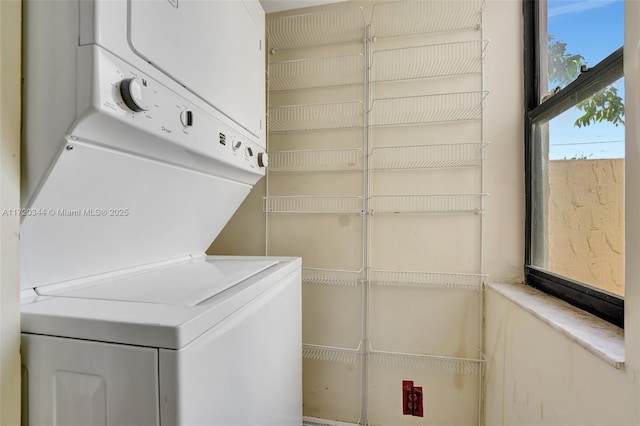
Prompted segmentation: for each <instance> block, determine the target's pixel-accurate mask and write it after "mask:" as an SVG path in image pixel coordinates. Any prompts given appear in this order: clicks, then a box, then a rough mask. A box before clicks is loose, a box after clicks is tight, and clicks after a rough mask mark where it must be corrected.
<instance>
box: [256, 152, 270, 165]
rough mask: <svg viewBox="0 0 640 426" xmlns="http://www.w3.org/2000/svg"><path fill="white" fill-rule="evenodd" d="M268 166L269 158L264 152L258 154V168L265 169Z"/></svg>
mask: <svg viewBox="0 0 640 426" xmlns="http://www.w3.org/2000/svg"><path fill="white" fill-rule="evenodd" d="M268 165H269V156H268V155H267V153H266V152H259V153H258V166H260V167H267V166H268Z"/></svg>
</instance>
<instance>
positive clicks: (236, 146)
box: [231, 141, 242, 151]
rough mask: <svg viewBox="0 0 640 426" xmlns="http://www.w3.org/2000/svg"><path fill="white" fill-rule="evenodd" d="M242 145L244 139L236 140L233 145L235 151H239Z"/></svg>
mask: <svg viewBox="0 0 640 426" xmlns="http://www.w3.org/2000/svg"><path fill="white" fill-rule="evenodd" d="M241 146H242V141H234V142H233V145H232V146H231V147H232V148H233V150H234V151H237V150H239V149H240V147H241Z"/></svg>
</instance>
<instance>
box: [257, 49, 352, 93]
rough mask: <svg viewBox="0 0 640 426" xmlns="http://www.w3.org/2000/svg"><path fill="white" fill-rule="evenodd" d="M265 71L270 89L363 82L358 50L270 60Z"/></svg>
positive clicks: (310, 87)
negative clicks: (302, 57)
mask: <svg viewBox="0 0 640 426" xmlns="http://www.w3.org/2000/svg"><path fill="white" fill-rule="evenodd" d="M268 70H269V71H268V73H269V89H270V90H271V91H272V92H278V91H283V90H299V89H314V88H320V87H337V86H348V85H351V84H364V58H363V57H362V54H360V53H356V54H351V55H342V56H328V57H320V58H305V59H295V60H290V61H281V62H272V63H269V67H268Z"/></svg>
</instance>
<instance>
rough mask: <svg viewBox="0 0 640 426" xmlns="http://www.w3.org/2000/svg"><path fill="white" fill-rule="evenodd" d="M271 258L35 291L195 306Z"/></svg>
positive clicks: (168, 269)
mask: <svg viewBox="0 0 640 426" xmlns="http://www.w3.org/2000/svg"><path fill="white" fill-rule="evenodd" d="M277 263H278V262H277V261H276V260H274V259H267V260H254V261H251V262H239V261H237V260H219V259H218V260H216V261H215V262H214V261H213V260H211V259H207V260H205V261H194V262H188V263H180V264H177V265H170V266H165V267H160V268H154V269H152V270H150V271H144V272H138V273H136V274H133V275H130V276H126V277H124V278H122V277H120V278H117V279H106V280H101V281H95V282H91V283H89V284H86V285H84V286H80V287H78V286H74V287H71V288H69V287H62V288H61V287H58V288H56V286H44V287H42V288H39V289H38V290H37V291H38V294H40V295H42V296H59V297H74V298H82V299H102V300H118V301H125V302H144V303H158V304H163V305H180V306H196V305H198V304H200V303H202V302H205V301H206V300H208V299H210V298H212V297H213V296H215V295H217V294H219V293H221V292H223V291H225V290H227V289H228V288H231V287H233V286H234V285H236V284H238V283H240V282H242V281H245V280H247V279H248V278H250V277H252V276H254V275H256V274H258V273H260V272H262V271H264V270H266V269H268V268H270V267H271V266H273V265H275V264H277Z"/></svg>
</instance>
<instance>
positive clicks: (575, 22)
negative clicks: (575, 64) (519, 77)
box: [548, 0, 624, 160]
mask: <svg viewBox="0 0 640 426" xmlns="http://www.w3.org/2000/svg"><path fill="white" fill-rule="evenodd" d="M548 32H549V34H550V35H552V36H553V37H554V40H555V41H559V42H562V43H566V44H567V49H566V53H569V54H579V55H582V56H583V57H584V59H585V62H586V63H587V65H588V66H594V65H596V64H597V63H598V62H600V61H601V60H602V59H604V58H605V57H607V56H608V55H609V54H610V53H612V52H613V51H615V50H616V49H618V48H619V47H620V46H622V44H623V42H624V1H623V0H581V1H576V0H548ZM550 84H551V83H550ZM552 85H555V84H552ZM614 87H616V88H617V89H618V95H619V96H621V97H622V98H623V99H624V79H620V80H618V81H616V82H615V83H614ZM582 115H583V112H582V111H580V110H578V109H577V108H571V109H570V110H568V111H566V112H565V113H563V114H561V115H559V116H557V117H555V118H554V119H553V120H551V121H550V123H549V159H551V160H560V159H572V158H584V159H598V158H624V125H622V124H621V125H619V126H617V127H616V126H615V125H613V124H611V123H609V122H603V123H595V124H591V125H589V126H586V127H580V128H579V127H576V126H575V125H574V123H575V121H576V119H577V118H578V117H580V116H582Z"/></svg>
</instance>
